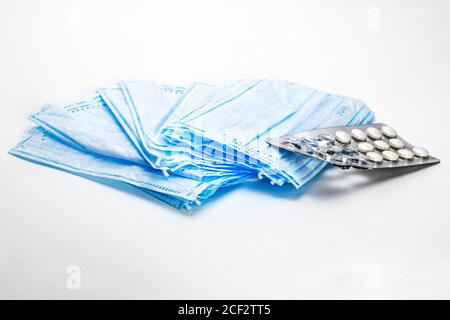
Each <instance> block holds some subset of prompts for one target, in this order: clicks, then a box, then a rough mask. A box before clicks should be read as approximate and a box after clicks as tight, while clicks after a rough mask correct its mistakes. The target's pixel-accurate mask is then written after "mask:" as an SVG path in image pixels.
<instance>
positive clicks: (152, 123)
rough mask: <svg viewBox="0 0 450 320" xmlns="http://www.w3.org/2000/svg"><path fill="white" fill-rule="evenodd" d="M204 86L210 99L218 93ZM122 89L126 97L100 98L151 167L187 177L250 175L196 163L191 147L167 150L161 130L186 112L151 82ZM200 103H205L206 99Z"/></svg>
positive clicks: (107, 92) (113, 93) (108, 94)
mask: <svg viewBox="0 0 450 320" xmlns="http://www.w3.org/2000/svg"><path fill="white" fill-rule="evenodd" d="M204 87H205V90H203V92H204V93H206V95H207V97H212V96H214V94H215V93H217V88H215V87H213V86H211V88H210V86H206V85H205V86H204ZM121 88H122V92H123V95H121V93H120V92H119V90H117V89H102V90H100V95H101V96H102V98H103V100H104V101H105V102H106V104H107V105H108V107H109V109H110V111H111V112H112V113H113V114H114V116H115V117H116V118H117V119H118V120H119V122H120V124H121V125H122V127H123V128H124V130H125V131H126V132H127V134H128V135H129V136H130V138H131V140H132V141H134V142H135V144H136V147H137V148H138V149H140V150H143V152H144V153H145V155H146V158H147V159H148V160H149V162H150V163H151V165H152V167H154V168H158V169H161V170H165V171H167V170H171V171H174V172H175V173H177V174H182V175H186V176H190V175H195V176H198V175H201V176H212V175H217V176H225V175H233V176H239V175H247V173H248V172H241V171H242V170H240V168H237V167H236V166H235V165H232V166H223V165H222V164H221V163H218V164H217V163H205V162H202V161H201V159H199V161H196V160H197V159H194V158H193V157H192V154H191V148H190V146H188V147H184V148H183V147H180V148H176V147H175V148H173V147H171V148H168V147H167V145H165V144H164V143H165V141H164V140H163V139H161V135H160V133H159V128H160V127H161V125H162V124H164V123H165V122H166V121H167V120H168V119H170V118H173V116H179V114H180V113H181V114H183V112H180V108H179V107H177V106H178V105H177V104H176V105H175V106H172V105H171V104H172V102H173V100H172V101H169V99H167V97H165V96H164V93H163V92H161V90H160V85H159V84H156V83H154V82H150V81H146V82H129V83H128V82H127V83H125V82H122V83H121ZM204 96H205V95H203V96H202V98H203V99H204ZM198 100H199V99H197V101H198ZM201 102H202V103H204V101H203V100H201ZM189 111H190V110H186V112H189ZM244 171H245V170H244ZM247 171H248V170H247Z"/></svg>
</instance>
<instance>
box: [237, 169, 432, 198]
mask: <svg viewBox="0 0 450 320" xmlns="http://www.w3.org/2000/svg"><path fill="white" fill-rule="evenodd" d="M432 165H433V164H430V165H424V166H412V167H402V168H383V169H373V170H364V169H347V170H343V169H340V168H335V167H332V166H327V167H326V168H325V169H324V170H322V171H321V172H320V173H319V174H317V175H316V176H315V177H314V178H313V179H311V180H310V181H309V182H308V183H306V184H305V185H304V186H302V187H301V188H300V189H299V190H297V189H295V188H294V187H293V186H292V185H291V184H285V185H283V186H281V187H280V186H276V185H272V184H270V183H269V182H268V181H267V180H264V181H260V182H257V183H253V184H247V185H245V186H241V187H242V188H246V189H248V190H251V191H255V192H257V193H261V192H262V193H265V194H270V195H271V196H274V197H277V198H284V199H289V200H297V199H298V198H300V197H302V196H303V195H304V194H309V195H311V196H312V197H324V198H330V197H335V196H339V195H341V194H349V193H351V192H355V191H360V190H361V189H363V188H367V187H370V186H371V185H373V184H380V183H383V182H386V181H388V180H391V179H396V178H399V177H402V176H404V175H407V174H410V173H413V172H416V171H419V170H423V169H425V168H428V167H430V166H432Z"/></svg>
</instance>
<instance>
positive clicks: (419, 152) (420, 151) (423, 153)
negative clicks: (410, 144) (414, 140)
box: [412, 147, 429, 158]
mask: <svg viewBox="0 0 450 320" xmlns="http://www.w3.org/2000/svg"><path fill="white" fill-rule="evenodd" d="M412 151H413V152H414V155H415V156H416V157H419V158H426V157H428V155H429V152H428V150H427V149H425V148H422V147H414V148H413V149H412Z"/></svg>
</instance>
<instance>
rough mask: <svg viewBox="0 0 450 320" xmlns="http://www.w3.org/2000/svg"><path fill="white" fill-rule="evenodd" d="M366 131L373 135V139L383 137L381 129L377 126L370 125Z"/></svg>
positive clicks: (370, 135)
mask: <svg viewBox="0 0 450 320" xmlns="http://www.w3.org/2000/svg"><path fill="white" fill-rule="evenodd" d="M366 131H367V134H368V135H369V137H371V138H372V139H375V140H379V139H381V131H380V130H378V129H377V128H375V127H369V128H367V130H366Z"/></svg>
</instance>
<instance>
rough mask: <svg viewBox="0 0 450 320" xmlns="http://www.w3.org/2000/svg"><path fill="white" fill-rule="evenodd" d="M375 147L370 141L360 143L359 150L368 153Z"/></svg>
mask: <svg viewBox="0 0 450 320" xmlns="http://www.w3.org/2000/svg"><path fill="white" fill-rule="evenodd" d="M373 149H374V147H373V145H372V144H371V143H369V142H360V143H358V151H360V152H363V153H367V152H370V151H373Z"/></svg>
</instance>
